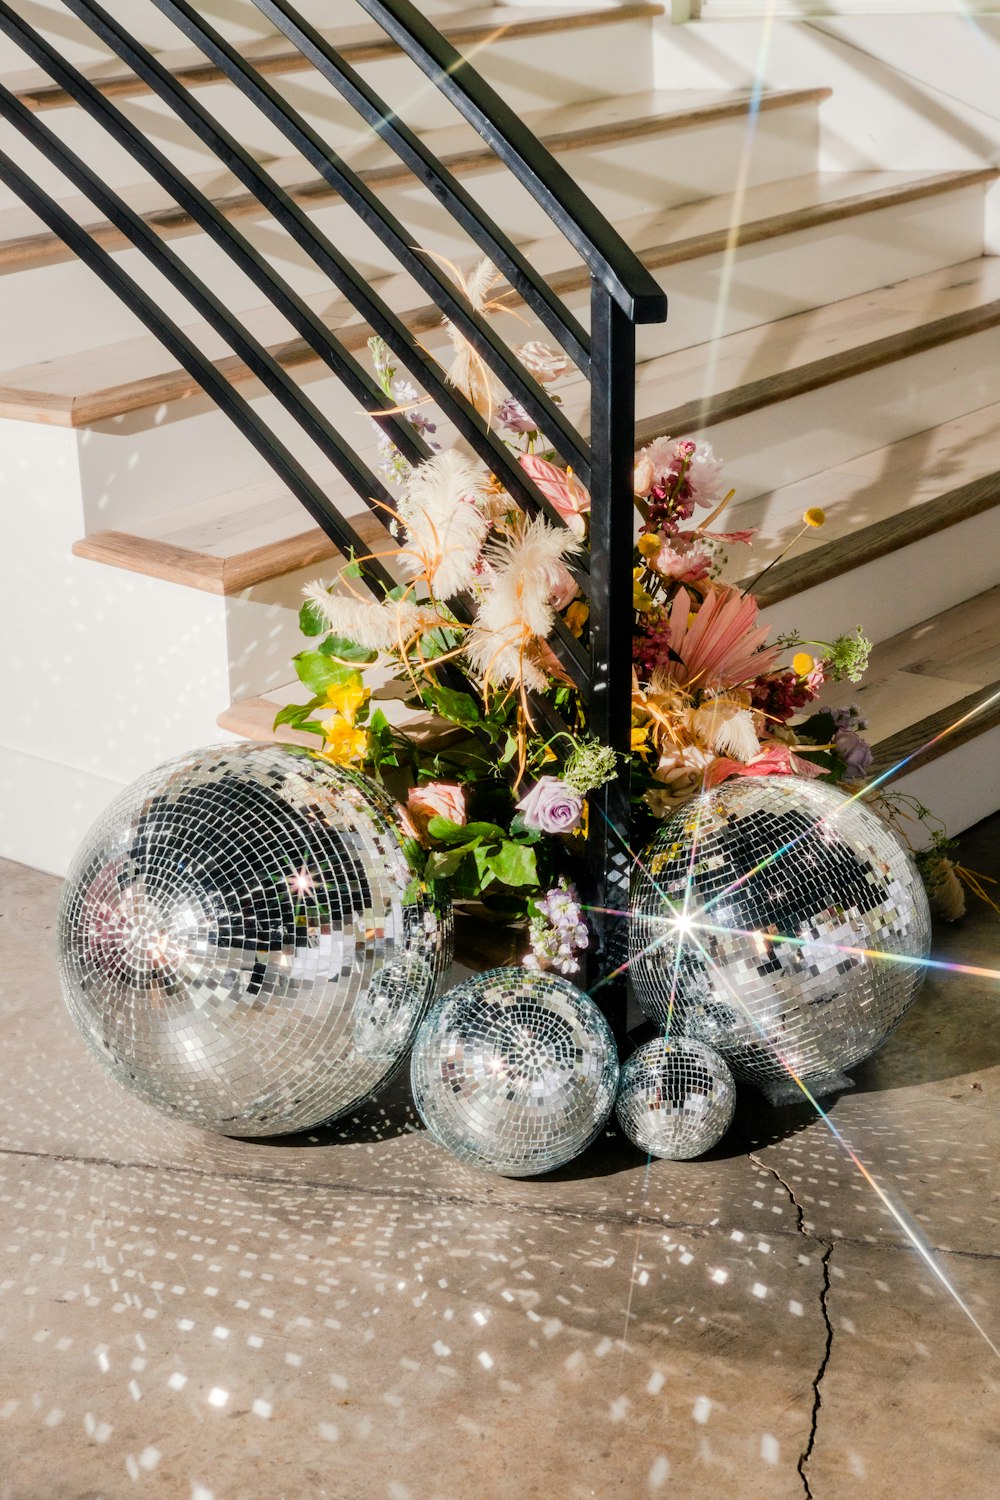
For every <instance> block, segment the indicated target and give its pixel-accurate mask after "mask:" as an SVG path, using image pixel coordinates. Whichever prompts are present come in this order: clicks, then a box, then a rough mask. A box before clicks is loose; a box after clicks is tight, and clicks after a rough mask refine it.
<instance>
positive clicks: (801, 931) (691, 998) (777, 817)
mask: <svg viewBox="0 0 1000 1500" xmlns="http://www.w3.org/2000/svg"><path fill="white" fill-rule="evenodd" d="M929 946H930V914H929V911H928V907H927V897H926V894H925V892H924V887H923V883H922V882H921V879H920V876H919V874H918V873H917V869H916V866H915V865H914V863H913V861H912V860H911V858H910V856H909V854H908V853H907V852H906V850H905V849H904V848H903V846H902V845H901V844H900V842H899V840H898V839H897V838H896V837H895V835H894V834H893V833H892V832H891V831H890V830H889V829H888V828H887V827H886V825H885V824H884V823H883V822H882V821H881V820H880V819H879V818H877V817H875V815H874V814H873V813H870V812H869V811H868V809H867V808H865V807H863V806H862V805H861V804H860V802H858V801H856V800H855V799H854V798H853V797H847V796H845V795H844V793H842V792H838V791H837V790H835V788H833V787H831V786H828V785H826V784H824V783H819V782H816V781H803V780H801V779H800V778H798V777H794V778H793V777H778V776H766V777H763V776H762V777H755V778H753V779H747V780H740V781H730V782H726V783H724V784H723V785H722V786H720V787H717V788H716V789H715V790H714V791H712V792H709V793H708V794H707V795H705V796H704V797H702V798H700V799H699V800H698V801H696V802H692V803H689V804H688V805H687V806H686V807H684V808H682V809H681V810H680V811H679V812H677V813H675V814H674V815H673V817H671V818H670V819H668V820H667V821H666V822H665V823H664V824H663V825H662V827H661V828H660V830H659V832H658V833H657V835H656V837H655V838H654V840H653V842H652V843H651V844H650V846H649V848H648V849H647V850H646V853H645V855H644V856H643V859H642V861H641V866H640V869H639V871H638V873H637V875H636V876H635V878H634V879H633V885H632V896H631V909H630V918H629V952H630V955H631V968H630V973H631V975H632V977H633V982H634V985H635V994H636V999H637V1000H638V1002H639V1004H640V1005H641V1006H642V1008H643V1009H644V1010H645V1011H646V1012H647V1014H649V1015H650V1016H652V1017H653V1018H654V1019H655V1020H657V1021H659V1022H660V1023H661V1024H669V1025H670V1027H671V1029H672V1030H673V1031H674V1033H675V1034H676V1033H677V1032H678V1031H683V1032H684V1033H686V1034H687V1035H690V1036H695V1037H697V1038H699V1039H700V1040H701V1041H704V1042H707V1043H708V1044H709V1045H710V1046H711V1047H714V1048H715V1049H716V1050H717V1051H718V1052H720V1053H721V1054H722V1056H723V1057H724V1058H725V1059H726V1061H727V1062H728V1063H729V1065H730V1067H731V1068H732V1070H733V1072H734V1073H735V1074H736V1076H737V1077H738V1078H745V1079H747V1080H749V1081H750V1082H752V1083H756V1084H757V1085H758V1086H759V1087H760V1088H761V1089H762V1090H763V1092H764V1093H765V1094H766V1095H767V1096H768V1097H769V1098H770V1099H771V1100H772V1102H774V1103H780V1102H784V1101H786V1100H789V1099H793V1098H800V1097H801V1091H800V1087H799V1084H797V1083H796V1081H795V1075H797V1077H798V1079H799V1080H801V1082H802V1083H804V1084H805V1085H806V1086H807V1087H808V1089H809V1090H810V1092H811V1093H813V1094H821V1093H830V1092H832V1091H833V1090H835V1089H838V1088H849V1087H850V1086H851V1082H850V1079H849V1078H847V1077H846V1076H845V1075H844V1072H843V1069H845V1068H848V1067H850V1066H851V1065H852V1064H853V1063H857V1062H860V1061H861V1059H862V1058H865V1057H868V1056H869V1055H870V1054H871V1053H872V1052H874V1051H875V1050H876V1048H878V1047H880V1046H881V1045H882V1043H883V1042H884V1041H885V1039H886V1037H887V1036H888V1035H889V1033H890V1032H891V1031H892V1030H893V1028H894V1027H895V1026H897V1025H898V1023H899V1022H900V1021H901V1020H902V1018H903V1016H904V1015H905V1014H906V1012H907V1010H909V1008H910V1005H911V1004H912V1003H913V1000H914V998H915V996H916V994H917V990H918V989H919V987H920V983H921V980H922V978H923V972H924V971H923V967H922V964H921V963H920V960H922V959H923V958H925V957H926V956H927V952H928V949H929ZM883 954H884V955H885V957H880V955H883ZM899 958H908V959H911V960H916V962H910V963H899V962H895V961H894V960H896V959H899Z"/></svg>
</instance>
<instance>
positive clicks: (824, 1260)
mask: <svg viewBox="0 0 1000 1500" xmlns="http://www.w3.org/2000/svg"><path fill="white" fill-rule="evenodd" d="M747 1156H748V1158H749V1160H750V1161H752V1162H753V1164H754V1166H755V1167H757V1168H758V1170H759V1171H761V1172H768V1173H770V1175H771V1176H772V1177H773V1178H774V1179H775V1181H777V1182H780V1183H781V1186H782V1187H783V1188H784V1190H785V1192H786V1193H787V1194H788V1201H789V1202H790V1203H791V1205H792V1207H793V1208H794V1210H795V1227H796V1230H797V1231H798V1233H799V1234H801V1235H802V1236H803V1238H804V1239H807V1240H809V1241H810V1243H811V1244H814V1245H822V1246H823V1255H822V1257H821V1259H820V1265H821V1267H822V1270H823V1284H822V1286H821V1287H820V1291H819V1309H820V1312H821V1313H822V1314H823V1325H824V1327H825V1329H826V1344H825V1347H824V1349H823V1357H822V1359H821V1360H820V1362H819V1368H818V1369H817V1371H816V1374H815V1375H814V1377H813V1382H812V1392H813V1402H812V1411H811V1413H810V1416H809V1436H808V1437H807V1439H806V1445H805V1447H804V1448H803V1450H802V1452H801V1453H800V1454H799V1460H798V1463H797V1464H796V1465H795V1468H796V1471H797V1472H798V1476H799V1478H800V1479H801V1480H802V1489H803V1492H804V1495H805V1500H815V1496H814V1495H813V1492H812V1486H811V1485H810V1483H809V1475H808V1473H807V1472H806V1468H807V1465H808V1463H809V1460H810V1458H811V1457H812V1452H813V1449H814V1448H815V1446H816V1433H817V1431H818V1428H819V1414H820V1411H821V1409H822V1406H823V1396H822V1393H821V1392H820V1385H821V1384H822V1381H823V1376H824V1375H825V1374H826V1368H827V1365H828V1364H829V1363H830V1356H831V1354H832V1353H833V1324H832V1323H831V1322H830V1307H829V1299H830V1260H831V1257H832V1256H833V1241H832V1240H824V1239H821V1238H820V1236H819V1235H817V1234H812V1233H810V1231H809V1230H808V1229H807V1228H806V1218H805V1211H804V1210H803V1208H802V1205H801V1203H800V1202H799V1200H798V1199H797V1198H796V1196H795V1193H794V1191H793V1189H792V1186H791V1184H790V1183H788V1182H786V1181H785V1179H784V1178H783V1177H782V1175H781V1173H780V1172H779V1171H778V1169H777V1168H776V1167H771V1166H768V1164H767V1162H764V1161H761V1159H760V1157H759V1156H755V1155H754V1153H753V1152H752V1151H748V1152H747Z"/></svg>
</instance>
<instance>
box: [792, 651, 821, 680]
mask: <svg viewBox="0 0 1000 1500" xmlns="http://www.w3.org/2000/svg"><path fill="white" fill-rule="evenodd" d="M815 665H816V661H815V658H814V657H812V656H810V655H809V652H808V651H796V653H795V655H794V656H793V657H792V671H793V672H794V673H795V675H796V677H808V676H809V673H810V672H811V671H812V669H813V667H814V666H815Z"/></svg>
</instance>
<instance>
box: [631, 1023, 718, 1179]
mask: <svg viewBox="0 0 1000 1500" xmlns="http://www.w3.org/2000/svg"><path fill="white" fill-rule="evenodd" d="M735 1108H736V1085H735V1084H734V1082H733V1075H732V1073H731V1072H730V1071H729V1068H728V1067H727V1066H726V1064H725V1063H724V1062H723V1060H722V1058H721V1057H720V1056H719V1054H718V1053H717V1052H713V1050H712V1049H711V1047H706V1046H704V1045H703V1044H702V1043H701V1042H696V1041H694V1040H693V1039H691V1038H690V1037H678V1038H670V1039H668V1038H667V1037H656V1038H655V1039H654V1040H653V1041H651V1042H646V1044H645V1045H644V1046H642V1047H640V1048H639V1050H638V1051H637V1052H635V1053H633V1054H632V1056H631V1057H630V1058H629V1060H628V1062H627V1063H626V1064H625V1066H624V1067H623V1068H622V1077H621V1083H620V1084H619V1086H618V1101H617V1105H616V1109H617V1114H618V1123H619V1125H620V1126H621V1128H622V1130H623V1131H624V1132H625V1134H626V1135H627V1136H628V1138H629V1140H630V1141H631V1142H632V1144H633V1145H634V1146H638V1147H639V1150H640V1151H645V1152H647V1153H648V1154H649V1155H650V1156H662V1157H666V1158H667V1159H669V1160H670V1161H687V1160H689V1159H690V1158H691V1157H693V1156H702V1155H703V1154H704V1152H706V1151H711V1149H712V1147H713V1146H715V1145H718V1143H719V1141H721V1140H722V1137H723V1136H724V1135H725V1133H726V1131H727V1130H728V1129H729V1127H730V1125H731V1124H732V1120H733V1111H734V1110H735Z"/></svg>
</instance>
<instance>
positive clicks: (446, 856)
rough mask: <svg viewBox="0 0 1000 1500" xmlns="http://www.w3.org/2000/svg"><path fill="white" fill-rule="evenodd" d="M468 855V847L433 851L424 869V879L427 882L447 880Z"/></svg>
mask: <svg viewBox="0 0 1000 1500" xmlns="http://www.w3.org/2000/svg"><path fill="white" fill-rule="evenodd" d="M468 853H469V847H468V846H466V847H465V848H462V849H435V850H433V851H432V852H431V853H430V854H429V855H428V857H427V864H426V865H425V867H424V875H425V877H426V878H427V879H428V880H449V879H450V878H451V876H453V875H454V873H455V871H456V870H457V869H458V867H459V865H460V864H461V863H462V860H463V859H464V858H465V856H466V855H467V854H468Z"/></svg>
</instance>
